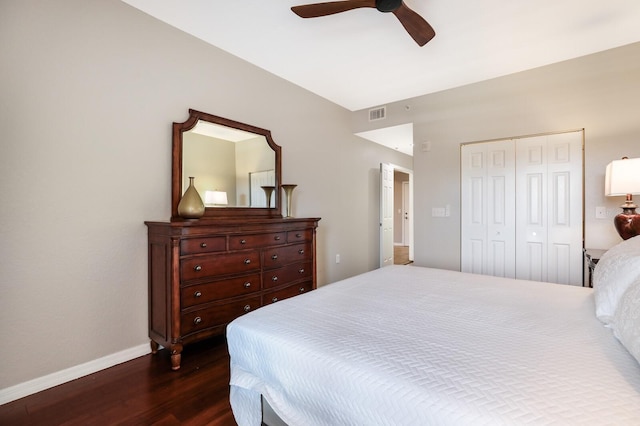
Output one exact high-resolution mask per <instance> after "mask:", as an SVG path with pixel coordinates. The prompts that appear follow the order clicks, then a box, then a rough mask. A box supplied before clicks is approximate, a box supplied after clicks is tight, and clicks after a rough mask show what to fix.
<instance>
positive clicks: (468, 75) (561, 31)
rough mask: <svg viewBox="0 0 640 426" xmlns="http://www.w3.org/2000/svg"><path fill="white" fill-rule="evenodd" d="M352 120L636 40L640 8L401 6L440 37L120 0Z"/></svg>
mask: <svg viewBox="0 0 640 426" xmlns="http://www.w3.org/2000/svg"><path fill="white" fill-rule="evenodd" d="M123 1H124V2H126V3H128V4H130V5H132V6H134V7H136V8H138V9H140V10H142V11H144V12H146V13H148V14H149V15H152V16H154V17H156V18H157V19H160V20H162V21H164V22H166V23H168V24H170V25H172V26H174V27H176V28H179V29H181V30H183V31H185V32H187V33H190V34H192V35H194V36H196V37H198V38H200V39H202V40H204V41H206V42H208V43H210V44H212V45H214V46H217V47H219V48H221V49H223V50H225V51H227V52H229V53H231V54H233V55H235V56H238V57H240V58H243V59H244V60H246V61H248V62H250V63H253V64H255V65H257V66H259V67H261V68H263V69H265V70H267V71H269V72H271V73H273V74H276V75H278V76H280V77H282V78H284V79H286V80H288V81H290V82H292V83H295V84H297V85H298V86H301V87H304V88H306V89H307V90H309V91H311V92H313V93H316V94H317V95H319V96H322V97H324V98H326V99H328V100H330V101H332V102H334V103H336V104H338V105H341V106H343V107H344V108H346V109H348V110H351V111H357V110H361V109H366V108H371V107H374V106H379V105H384V104H386V103H390V102H394V101H400V100H404V99H408V98H412V97H416V96H421V95H425V94H428V93H433V92H437V91H441V90H445V89H449V88H453V87H458V86H462V85H465V84H470V83H474V82H478V81H483V80H487V79H490V78H494V77H499V76H502V75H507V74H511V73H514V72H519V71H524V70H527V69H532V68H535V67H539V66H543V65H548V64H551V63H555V62H560V61H563V60H566V59H571V58H575V57H579V56H584V55H587V54H590V53H595V52H599V51H602V50H607V49H610V48H613V47H618V46H622V45H625V44H630V43H634V42H637V41H640V0H536V1H532V0H475V1H472V0H405V4H406V5H407V6H409V7H410V8H411V9H413V10H414V11H416V12H417V13H419V14H420V15H421V16H422V17H424V18H425V19H426V20H427V21H428V22H429V23H430V24H431V25H432V26H433V28H434V29H435V31H436V36H435V38H434V39H433V40H431V41H430V42H429V43H427V44H426V45H425V46H424V47H419V46H418V45H417V44H416V43H415V42H414V41H413V40H412V39H411V37H410V36H409V35H408V34H407V33H406V32H405V30H404V28H403V27H402V26H401V25H400V23H399V22H398V20H397V19H396V17H395V16H394V15H393V14H390V13H381V12H378V11H377V10H376V9H369V8H366V9H356V10H351V11H348V12H343V13H340V14H336V15H331V16H325V17H320V18H312V19H303V18H300V17H298V16H296V15H295V14H294V13H293V12H291V10H290V7H291V6H295V5H300V4H307V3H314V1H313V0H311V1H307V0H277V1H273V0H226V1H223V0H123Z"/></svg>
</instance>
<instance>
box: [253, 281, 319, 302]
mask: <svg viewBox="0 0 640 426" xmlns="http://www.w3.org/2000/svg"><path fill="white" fill-rule="evenodd" d="M312 289H313V285H312V284H311V283H310V282H306V283H301V284H294V285H292V286H289V287H285V288H282V289H280V290H274V291H269V292H266V293H265V294H264V298H263V299H262V304H263V305H264V306H266V305H269V304H271V303H275V302H277V301H279V300H283V299H287V298H289V297H293V296H298V295H299V294H302V293H306V292H309V291H311V290H312Z"/></svg>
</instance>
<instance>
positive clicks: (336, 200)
mask: <svg viewBox="0 0 640 426" xmlns="http://www.w3.org/2000/svg"><path fill="white" fill-rule="evenodd" d="M0 57H1V58H2V66H1V67H0V88H1V90H0V93H2V96H1V97H0V102H1V104H0V105H1V110H0V128H1V129H2V142H1V144H2V145H1V151H0V195H1V197H0V200H1V201H0V223H1V224H2V225H1V227H0V239H1V241H2V244H1V246H0V247H1V250H2V253H1V255H0V341H2V345H3V351H2V366H3V367H2V368H1V369H0V392H1V391H2V390H3V389H6V388H8V387H13V386H14V385H18V384H21V383H23V382H25V381H28V380H31V379H37V378H40V377H43V376H46V375H49V374H52V373H56V372H59V371H61V370H64V369H67V368H71V367H75V366H78V365H80V364H83V363H86V362H90V361H93V360H96V359H98V358H101V357H105V356H108V355H110V354H114V353H117V352H120V351H125V350H127V349H129V348H132V347H137V346H140V345H146V342H147V263H146V262H147V252H146V250H147V247H146V228H145V226H144V224H143V222H144V221H145V220H167V219H168V218H169V216H170V191H171V190H170V170H171V123H172V122H174V121H179V122H182V121H184V120H185V119H186V118H187V117H188V109H189V108H194V109H197V110H200V111H206V112H209V113H211V114H215V115H220V116H223V117H227V118H231V119H234V120H238V121H242V122H246V123H249V124H252V125H254V126H257V127H262V128H267V129H270V130H271V131H272V135H273V138H274V140H275V141H276V143H278V144H279V145H281V146H282V155H283V175H284V176H283V182H285V183H295V184H298V187H297V188H296V191H295V192H294V195H293V209H294V214H295V215H296V216H299V217H302V216H313V217H321V218H322V220H321V221H320V227H319V229H318V251H319V254H318V273H319V284H321V285H323V284H326V283H328V282H332V281H335V280H338V279H341V278H344V277H347V276H351V275H354V274H357V273H360V272H364V271H367V270H370V269H373V268H375V267H376V266H377V264H378V258H379V257H378V213H377V210H378V185H379V184H378V177H377V174H378V169H379V163H380V162H382V161H384V162H389V163H393V164H398V165H400V166H402V167H407V168H410V167H411V158H410V157H409V156H406V155H402V154H398V153H396V152H395V151H393V150H389V149H387V148H383V147H381V146H379V145H376V144H373V143H370V142H367V141H365V140H363V139H361V138H359V137H356V136H353V134H352V131H351V122H350V113H349V112H348V111H347V110H345V109H343V108H340V107H338V106H335V105H334V104H332V103H330V102H328V101H326V100H324V99H322V98H320V97H317V96H315V95H312V94H311V93H309V92H307V91H305V90H303V89H301V88H299V87H297V86H295V85H292V84H290V83H288V82H285V81H284V80H281V79H279V78H276V77H274V76H272V75H270V74H268V73H266V72H264V71H262V70H260V69H258V68H256V67H254V66H251V65H249V64H247V63H246V62H244V61H241V60H239V59H237V58H234V57H232V56H230V55H228V54H226V53H225V52H223V51H221V50H219V49H216V48H213V47H211V46H209V45H207V44H205V43H203V42H201V41H199V40H197V39H195V38H193V37H191V36H188V35H186V34H184V33H182V32H180V31H178V30H176V29H174V28H171V27H169V26H167V25H165V24H163V23H161V22H159V21H156V20H155V19H153V18H151V17H149V16H147V15H144V14H142V13H141V12H139V11H137V10H136V9H133V8H131V7H130V6H127V5H126V4H124V3H122V2H120V1H115V0H111V1H107V0H102V1H86V0H60V1H56V2H50V1H35V0H22V1H12V2H1V3H0ZM337 253H340V254H341V259H342V261H341V263H340V264H339V265H336V264H335V262H334V259H335V254H337Z"/></svg>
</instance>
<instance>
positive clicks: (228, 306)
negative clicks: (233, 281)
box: [180, 295, 260, 335]
mask: <svg viewBox="0 0 640 426" xmlns="http://www.w3.org/2000/svg"><path fill="white" fill-rule="evenodd" d="M259 307H260V296H259V295H257V296H251V297H245V298H242V299H238V300H234V301H231V302H227V303H221V304H218V305H213V306H209V307H207V308H203V309H197V310H194V311H190V312H183V313H182V315H181V316H180V319H181V324H180V332H181V334H182V335H187V334H190V333H194V332H196V331H200V330H204V329H206V328H209V327H214V326H216V325H221V324H227V323H230V322H231V321H233V320H234V319H236V318H237V317H239V316H240V315H243V314H246V313H247V312H250V311H253V310H254V309H258V308H259Z"/></svg>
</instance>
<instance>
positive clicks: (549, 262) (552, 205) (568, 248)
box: [516, 132, 583, 285]
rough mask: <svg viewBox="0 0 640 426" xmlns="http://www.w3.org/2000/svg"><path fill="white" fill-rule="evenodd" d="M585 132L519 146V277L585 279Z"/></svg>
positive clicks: (566, 281) (567, 281) (523, 141)
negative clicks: (583, 145) (583, 256)
mask: <svg viewBox="0 0 640 426" xmlns="http://www.w3.org/2000/svg"><path fill="white" fill-rule="evenodd" d="M582 164H583V161H582V132H571V133H561V134H554V135H547V136H538V137H531V138H524V139H520V140H518V142H517V144H516V192H517V194H518V202H517V204H516V218H517V242H516V265H517V266H516V270H517V273H516V277H517V278H522V279H528V280H534V281H550V282H556V283H561V284H573V285H581V283H582V274H583V271H582V204H583V199H582Z"/></svg>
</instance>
